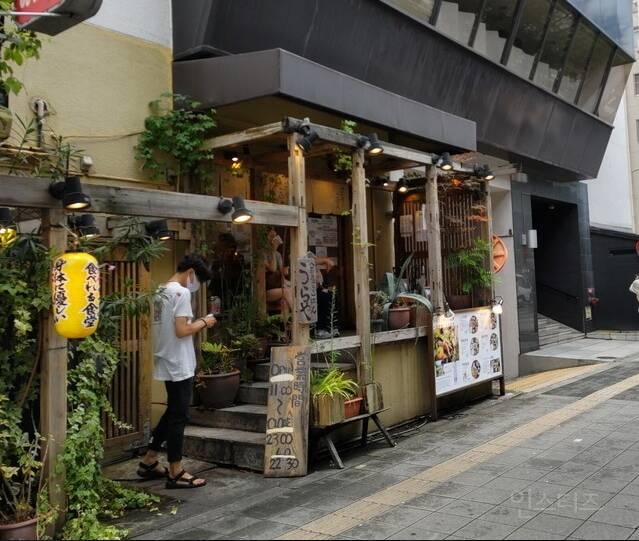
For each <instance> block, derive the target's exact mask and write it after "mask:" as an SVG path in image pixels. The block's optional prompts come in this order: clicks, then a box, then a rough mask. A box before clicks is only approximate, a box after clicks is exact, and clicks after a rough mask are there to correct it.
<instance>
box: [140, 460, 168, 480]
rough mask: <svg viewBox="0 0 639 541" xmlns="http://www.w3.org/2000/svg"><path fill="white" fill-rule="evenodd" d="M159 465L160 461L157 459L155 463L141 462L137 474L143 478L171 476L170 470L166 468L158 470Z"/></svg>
mask: <svg viewBox="0 0 639 541" xmlns="http://www.w3.org/2000/svg"><path fill="white" fill-rule="evenodd" d="M159 465H160V463H159V462H158V461H155V462H154V463H153V464H145V463H144V462H140V464H139V465H138V471H137V474H138V475H139V476H140V477H142V478H143V479H166V478H167V477H168V476H169V470H168V469H167V468H164V472H159V471H156V469H155V468H157V467H158V466H159Z"/></svg>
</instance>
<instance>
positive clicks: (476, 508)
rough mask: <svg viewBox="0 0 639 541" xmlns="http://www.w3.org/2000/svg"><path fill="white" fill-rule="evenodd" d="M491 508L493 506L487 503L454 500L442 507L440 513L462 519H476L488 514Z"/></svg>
mask: <svg viewBox="0 0 639 541" xmlns="http://www.w3.org/2000/svg"><path fill="white" fill-rule="evenodd" d="M493 507H494V506H493V505H492V504H489V503H481V502H473V501H468V500H456V501H454V502H452V503H450V504H448V505H447V506H446V507H444V508H443V509H442V510H441V512H442V513H449V514H451V515H460V516H462V517H470V518H477V517H479V516H481V515H483V514H484V513H486V512H488V511H489V510H490V509H492V508H493Z"/></svg>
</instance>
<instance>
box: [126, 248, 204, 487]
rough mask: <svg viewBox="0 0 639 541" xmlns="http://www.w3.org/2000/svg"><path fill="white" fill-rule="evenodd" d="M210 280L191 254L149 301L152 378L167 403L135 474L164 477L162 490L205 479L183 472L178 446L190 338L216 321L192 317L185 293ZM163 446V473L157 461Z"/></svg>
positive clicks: (185, 410)
mask: <svg viewBox="0 0 639 541" xmlns="http://www.w3.org/2000/svg"><path fill="white" fill-rule="evenodd" d="M210 279H211V272H210V270H209V268H208V267H207V265H206V263H205V262H204V260H203V259H202V258H201V257H199V256H197V255H187V256H186V257H185V258H184V259H183V260H182V261H181V262H180V263H179V264H178V267H177V272H176V273H175V274H174V275H173V276H172V277H171V278H170V279H169V281H168V282H167V283H166V284H164V286H162V287H161V288H160V290H159V291H158V295H157V296H156V299H155V303H154V310H153V346H154V348H153V349H154V358H155V371H154V374H153V376H154V378H155V379H156V380H159V381H163V382H164V385H165V387H166V394H167V405H166V411H165V412H164V415H162V418H161V419H160V421H159V422H158V424H157V426H156V427H155V429H154V430H153V433H152V434H151V440H150V442H149V447H148V451H147V453H146V455H145V456H144V458H143V459H142V461H141V462H140V464H139V467H138V472H137V473H138V475H139V476H140V477H144V478H145V479H154V478H165V477H166V479H167V481H166V488H198V487H202V486H204V485H205V484H206V480H205V479H197V478H196V477H194V476H193V475H191V474H189V473H187V472H185V471H184V468H183V467H182V448H183V443H184V429H185V427H186V423H187V422H188V420H189V406H190V404H191V398H192V393H193V377H194V376H195V364H196V361H195V349H194V347H193V335H194V334H197V333H198V332H200V331H202V330H204V329H205V328H210V327H213V325H215V324H216V323H217V321H216V319H215V317H213V316H212V315H210V314H209V315H207V316H205V317H200V318H198V319H195V320H194V319H193V310H192V308H191V294H192V293H195V292H196V291H198V289H199V288H200V284H201V283H204V282H207V281H208V280H210ZM164 442H166V450H167V458H168V462H169V467H168V469H167V468H163V467H162V466H160V462H159V461H158V453H159V452H160V451H161V449H162V444H163V443H164Z"/></svg>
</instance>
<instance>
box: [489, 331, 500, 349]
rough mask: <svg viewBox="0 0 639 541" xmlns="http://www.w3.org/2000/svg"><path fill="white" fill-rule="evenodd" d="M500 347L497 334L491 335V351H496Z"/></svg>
mask: <svg viewBox="0 0 639 541" xmlns="http://www.w3.org/2000/svg"><path fill="white" fill-rule="evenodd" d="M498 347H499V337H498V336H497V333H493V334H491V335H490V349H492V350H493V351H495V350H496V349H497V348H498Z"/></svg>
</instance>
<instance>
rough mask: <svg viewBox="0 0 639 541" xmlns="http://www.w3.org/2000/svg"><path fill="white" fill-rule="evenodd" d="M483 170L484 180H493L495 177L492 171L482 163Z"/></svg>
mask: <svg viewBox="0 0 639 541" xmlns="http://www.w3.org/2000/svg"><path fill="white" fill-rule="evenodd" d="M484 171H485V175H484V180H493V179H494V178H495V175H494V173H493V172H492V171H491V170H490V168H489V167H488V166H487V165H484Z"/></svg>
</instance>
